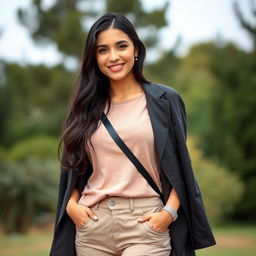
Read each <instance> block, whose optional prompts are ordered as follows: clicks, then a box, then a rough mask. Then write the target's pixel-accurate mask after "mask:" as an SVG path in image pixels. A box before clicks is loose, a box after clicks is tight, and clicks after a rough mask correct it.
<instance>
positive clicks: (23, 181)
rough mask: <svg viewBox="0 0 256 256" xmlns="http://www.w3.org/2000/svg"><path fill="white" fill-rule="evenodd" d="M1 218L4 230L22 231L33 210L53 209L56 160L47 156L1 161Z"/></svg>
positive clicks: (49, 210) (33, 214)
mask: <svg viewBox="0 0 256 256" xmlns="http://www.w3.org/2000/svg"><path fill="white" fill-rule="evenodd" d="M0 165H1V167H0V168H1V180H0V203H1V205H2V207H1V212H0V214H1V220H2V221H1V222H2V226H3V228H4V230H5V232H7V233H13V232H26V231H27V229H28V228H29V226H30V225H31V224H32V223H33V218H34V216H35V214H39V213H40V212H43V211H48V212H54V210H55V205H56V197H57V184H58V175H57V174H58V172H57V171H56V170H58V164H57V162H56V161H55V160H52V159H50V158H48V159H47V158H44V159H36V158H27V159H25V160H23V161H22V162H20V161H18V162H9V163H1V164H0Z"/></svg>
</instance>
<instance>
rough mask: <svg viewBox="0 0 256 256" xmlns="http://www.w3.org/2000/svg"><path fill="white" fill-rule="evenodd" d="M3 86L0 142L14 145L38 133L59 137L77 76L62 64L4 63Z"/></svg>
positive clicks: (1, 86) (0, 98) (0, 102)
mask: <svg viewBox="0 0 256 256" xmlns="http://www.w3.org/2000/svg"><path fill="white" fill-rule="evenodd" d="M4 74H5V79H4V81H3V82H2V84H1V85H0V91H1V90H2V91H3V97H2V95H1V94H0V95H1V96H0V107H1V106H2V107H3V108H1V110H2V109H3V111H1V110H0V117H2V120H1V128H0V132H1V133H0V143H1V144H2V145H5V146H6V147H10V146H11V145H12V144H13V143H14V142H17V141H18V140H21V139H25V138H29V137H32V136H35V135H37V134H49V135H53V136H58V134H59V130H60V126H61V123H62V122H63V120H64V118H65V115H66V110H67V105H68V98H69V95H70V92H71V88H72V83H73V80H74V75H72V74H71V73H69V72H67V71H66V70H65V68H64V67H63V66H61V65H59V66H55V67H46V66H44V65H37V66H32V65H28V66H26V67H23V66H19V65H18V64H9V63H8V64H7V63H5V64H4Z"/></svg>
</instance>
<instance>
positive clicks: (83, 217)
mask: <svg viewBox="0 0 256 256" xmlns="http://www.w3.org/2000/svg"><path fill="white" fill-rule="evenodd" d="M66 211H67V214H68V215H69V217H70V218H71V219H72V221H73V222H74V224H75V225H76V226H77V227H78V228H81V227H82V226H84V225H85V222H86V221H87V219H88V218H89V217H90V218H91V219H92V220H94V221H97V220H98V217H97V216H96V214H95V213H94V212H93V211H92V210H91V209H90V208H89V207H86V206H84V205H81V204H78V203H76V202H74V201H69V202H68V204H67V207H66Z"/></svg>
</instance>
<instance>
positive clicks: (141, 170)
mask: <svg viewBox="0 0 256 256" xmlns="http://www.w3.org/2000/svg"><path fill="white" fill-rule="evenodd" d="M101 121H102V123H103V124H104V125H105V127H106V129H107V131H108V132H109V134H110V135H111V137H112V138H113V140H114V141H115V142H116V144H117V145H118V146H119V148H120V149H121V150H122V151H123V152H124V154H125V155H126V156H127V157H128V158H129V159H130V161H131V162H132V163H133V164H134V166H135V167H136V168H137V170H138V171H139V173H140V174H141V175H142V176H143V177H144V178H145V179H146V180H147V182H148V183H149V185H150V186H151V187H152V188H153V189H154V190H155V191H156V192H157V193H158V194H159V195H160V197H161V199H162V200H163V196H162V193H161V191H160V190H159V188H158V186H157V185H156V183H155V182H154V181H153V179H152V178H151V176H150V175H149V173H148V172H147V170H146V169H145V168H144V166H143V165H142V164H141V163H140V161H139V160H138V159H137V158H136V156H135V155H134V154H133V153H132V152H131V151H130V149H129V148H128V147H127V146H126V144H125V143H124V142H123V141H122V139H121V138H120V137H119V135H118V134H117V132H116V131H115V129H114V127H113V126H112V124H111V123H110V121H109V120H108V118H107V116H106V115H105V113H103V114H102V117H101Z"/></svg>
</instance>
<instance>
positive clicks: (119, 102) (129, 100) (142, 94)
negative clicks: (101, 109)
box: [111, 92, 145, 105]
mask: <svg viewBox="0 0 256 256" xmlns="http://www.w3.org/2000/svg"><path fill="white" fill-rule="evenodd" d="M144 95H145V93H144V92H142V93H140V94H139V95H137V96H135V97H134V98H131V99H128V100H121V101H111V104H115V105H117V104H124V103H128V102H131V101H134V100H137V99H138V98H140V97H142V96H144Z"/></svg>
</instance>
